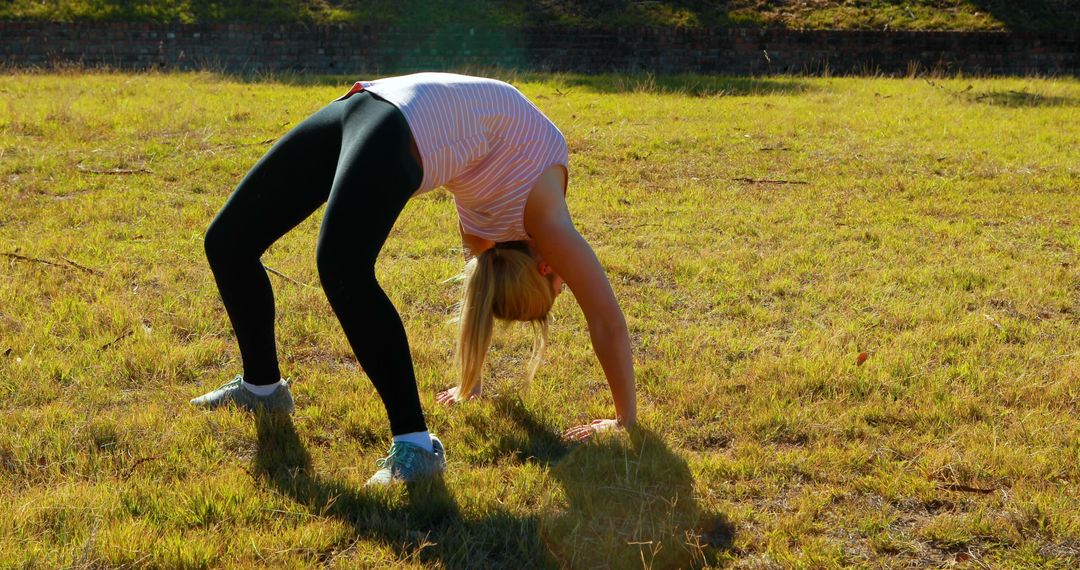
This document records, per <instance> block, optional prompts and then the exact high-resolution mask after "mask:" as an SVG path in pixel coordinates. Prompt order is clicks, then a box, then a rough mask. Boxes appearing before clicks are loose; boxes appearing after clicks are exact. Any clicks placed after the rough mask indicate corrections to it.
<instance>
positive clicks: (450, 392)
mask: <svg viewBox="0 0 1080 570" xmlns="http://www.w3.org/2000/svg"><path fill="white" fill-rule="evenodd" d="M459 391H460V387H458V386H454V387H453V388H447V389H446V390H443V391H442V392H439V393H438V394H436V395H435V401H436V402H438V403H440V404H446V405H451V404H456V403H458V402H462V401H464V400H475V399H476V398H479V397H480V391H479V390H477V391H475V392H473V393H472V394H469V396H468V397H465V398H462V397H461V396H459V395H458V392H459Z"/></svg>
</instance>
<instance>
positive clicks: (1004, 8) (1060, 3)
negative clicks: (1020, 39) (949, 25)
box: [971, 0, 1080, 31]
mask: <svg viewBox="0 0 1080 570" xmlns="http://www.w3.org/2000/svg"><path fill="white" fill-rule="evenodd" d="M971 3H972V4H974V5H975V6H976V7H978V8H979V9H980V10H981V11H982V12H986V13H989V14H990V15H991V16H993V17H994V19H995V20H997V21H999V22H1001V23H1002V24H1004V25H1005V29H1007V30H1047V31H1055V30H1073V31H1075V30H1080V9H1078V8H1077V5H1076V2H1075V0H1024V1H1023V2H1017V1H1016V0H971Z"/></svg>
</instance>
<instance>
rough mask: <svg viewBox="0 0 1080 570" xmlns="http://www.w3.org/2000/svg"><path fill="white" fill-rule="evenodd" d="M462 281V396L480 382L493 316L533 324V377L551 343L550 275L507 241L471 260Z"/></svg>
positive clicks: (459, 350)
mask: <svg viewBox="0 0 1080 570" xmlns="http://www.w3.org/2000/svg"><path fill="white" fill-rule="evenodd" d="M464 281H465V286H464V295H463V297H462V300H461V305H460V307H461V308H460V313H459V317H458V322H459V324H460V325H461V334H460V336H459V337H458V345H457V355H456V356H455V359H456V360H457V361H458V363H459V364H460V366H461V383H460V384H459V386H458V397H459V398H467V397H468V396H469V394H471V393H472V392H473V391H474V390H476V389H478V388H479V387H480V382H481V373H482V370H483V368H484V359H485V358H486V357H487V351H488V348H489V347H490V346H491V336H492V328H493V325H494V320H495V319H499V320H502V321H506V322H507V324H509V323H510V322H512V321H523V322H528V323H530V324H531V325H532V328H533V333H534V336H533V353H532V358H531V359H530V361H529V367H528V375H527V377H526V381H531V380H532V378H533V376H534V375H535V374H536V370H537V369H538V368H539V367H540V360H541V359H542V358H543V354H544V347H545V346H546V345H547V335H548V326H549V324H550V320H551V319H550V312H551V306H552V304H553V303H554V302H555V294H554V292H552V290H551V277H550V276H544V275H541V274H540V272H539V271H537V267H536V261H535V260H534V259H533V257H532V255H531V254H529V253H528V249H527V248H526V247H524V245H523V244H521V243H520V242H508V243H505V244H498V245H496V247H494V248H492V249H488V250H486V251H484V252H483V253H481V254H480V255H479V256H477V257H476V258H474V259H472V260H471V261H469V263H468V264H466V266H465V273H464Z"/></svg>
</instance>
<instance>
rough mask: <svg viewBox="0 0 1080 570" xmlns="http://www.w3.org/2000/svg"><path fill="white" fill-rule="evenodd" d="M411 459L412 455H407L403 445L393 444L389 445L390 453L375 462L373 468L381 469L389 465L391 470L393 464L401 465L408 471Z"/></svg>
mask: <svg viewBox="0 0 1080 570" xmlns="http://www.w3.org/2000/svg"><path fill="white" fill-rule="evenodd" d="M395 459H396V461H395ZM412 459H413V454H411V453H408V452H407V451H406V450H405V446H404V445H399V444H396V443H393V444H391V445H390V452H389V453H388V454H387V456H386V457H383V458H382V459H378V460H376V461H375V466H376V467H378V468H380V469H382V468H383V467H386V466H387V465H391V470H393V465H394V464H401V465H402V467H404V468H405V469H409V468H410V467H411V466H412Z"/></svg>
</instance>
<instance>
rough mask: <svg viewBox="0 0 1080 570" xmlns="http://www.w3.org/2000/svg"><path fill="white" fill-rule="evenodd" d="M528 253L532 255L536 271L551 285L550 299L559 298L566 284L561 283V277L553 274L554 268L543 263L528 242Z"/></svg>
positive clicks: (537, 252)
mask: <svg viewBox="0 0 1080 570" xmlns="http://www.w3.org/2000/svg"><path fill="white" fill-rule="evenodd" d="M527 243H528V244H529V252H530V253H532V256H533V259H535V260H536V270H537V271H539V272H540V275H543V276H544V277H547V280H548V282H549V283H551V297H552V299H554V298H556V297H558V296H559V293H562V292H563V289H566V282H565V281H563V278H562V276H561V275H559V274H558V273H556V272H555V268H554V267H552V266H551V264H550V263H548V262H546V261H544V258H543V257H542V256H541V255H540V252H539V251H537V250H536V247H534V246H533V242H532V241H531V240H530V241H528V242H527Z"/></svg>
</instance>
